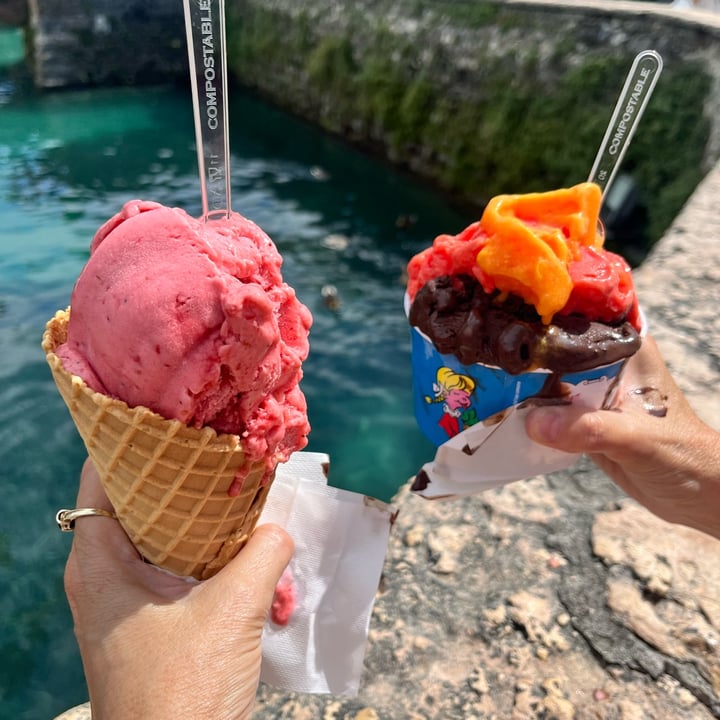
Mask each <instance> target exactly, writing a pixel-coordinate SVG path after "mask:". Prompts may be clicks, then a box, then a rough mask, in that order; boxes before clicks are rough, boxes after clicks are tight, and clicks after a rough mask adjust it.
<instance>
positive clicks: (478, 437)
mask: <svg viewBox="0 0 720 720" xmlns="http://www.w3.org/2000/svg"><path fill="white" fill-rule="evenodd" d="M411 337H412V368H413V401H414V407H415V416H416V418H417V422H418V425H419V426H420V429H421V430H422V431H423V433H424V434H425V435H426V436H427V437H428V438H429V439H430V440H431V441H432V442H433V443H434V444H435V445H436V446H437V448H438V449H437V453H436V455H435V459H434V460H433V461H432V462H431V463H427V464H426V465H424V466H423V468H422V469H421V470H420V471H419V472H418V474H417V476H416V478H415V480H414V482H413V485H412V490H413V491H414V492H415V493H417V494H418V495H421V496H423V497H426V498H439V497H447V496H451V495H471V494H474V493H477V492H482V491H483V490H487V489H490V488H493V487H498V486H500V485H504V484H506V483H509V482H513V481H515V480H522V479H524V478H529V477H533V476H535V475H540V474H543V473H549V472H553V471H556V470H561V469H563V468H567V467H570V466H571V465H572V464H573V463H575V462H576V460H577V459H578V455H574V454H570V453H566V452H562V451H559V450H553V449H551V448H548V447H545V446H544V445H539V444H537V443H535V442H533V441H532V440H531V439H530V438H529V437H528V436H527V433H526V432H525V416H526V415H527V413H528V412H529V411H530V410H531V409H532V408H534V407H537V406H538V405H548V404H573V405H580V406H582V407H587V408H588V409H594V410H596V409H599V408H601V407H609V406H610V405H611V404H612V402H613V399H614V397H615V391H616V389H617V386H618V384H619V380H620V376H621V373H622V370H623V367H624V365H625V362H626V359H623V360H619V361H617V362H614V363H611V364H608V365H602V366H599V367H596V368H593V369H591V370H584V371H581V372H572V373H564V374H560V373H551V372H550V371H548V370H535V371H533V372H526V373H522V374H519V375H511V374H510V373H507V372H506V371H504V370H502V369H501V368H498V367H493V366H489V365H484V364H482V363H475V364H473V365H463V364H462V363H461V362H460V361H459V360H458V359H457V358H456V357H455V356H454V355H443V354H441V353H439V352H438V351H437V349H436V348H435V346H434V344H433V343H432V341H431V340H430V339H429V338H428V337H427V336H426V335H424V334H423V333H422V332H421V331H420V330H418V329H417V328H415V327H412V328H411Z"/></svg>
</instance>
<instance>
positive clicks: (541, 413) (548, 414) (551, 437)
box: [525, 408, 560, 443]
mask: <svg viewBox="0 0 720 720" xmlns="http://www.w3.org/2000/svg"><path fill="white" fill-rule="evenodd" d="M525 427H526V430H527V434H528V435H529V437H530V438H531V439H532V440H536V441H537V442H542V443H548V442H554V441H555V440H557V439H558V437H559V436H560V415H559V414H558V412H557V410H556V409H555V408H538V409H537V410H533V411H532V412H530V413H529V414H528V416H527V422H526V426H525Z"/></svg>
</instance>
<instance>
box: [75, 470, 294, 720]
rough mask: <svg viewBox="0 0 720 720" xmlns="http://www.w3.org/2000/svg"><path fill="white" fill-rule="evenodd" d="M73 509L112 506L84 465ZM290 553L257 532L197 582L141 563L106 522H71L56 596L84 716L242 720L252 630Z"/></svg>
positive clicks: (278, 540) (250, 679)
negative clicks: (82, 683)
mask: <svg viewBox="0 0 720 720" xmlns="http://www.w3.org/2000/svg"><path fill="white" fill-rule="evenodd" d="M77 507H97V508H104V509H108V510H110V509H112V508H111V506H110V503H109V501H108V499H107V497H106V495H105V493H104V491H103V489H102V486H101V484H100V481H99V479H98V477H97V474H96V472H95V469H94V467H93V466H92V464H91V463H90V462H89V461H88V462H86V463H85V466H84V467H83V471H82V476H81V482H80V490H79V493H78V501H77ZM292 552H293V542H292V539H291V538H290V536H289V535H288V534H287V533H286V532H285V531H284V530H282V529H281V528H279V527H277V526H274V525H263V526H260V527H258V528H257V530H256V531H255V533H254V534H253V536H252V537H251V538H250V540H249V541H248V544H247V545H246V546H245V547H244V548H243V550H241V552H240V553H239V554H238V555H237V556H236V557H235V558H234V559H233V560H231V561H230V563H229V564H228V565H227V566H226V567H225V568H223V569H222V570H221V571H220V572H219V573H218V574H217V575H215V576H214V577H212V578H210V579H209V580H206V581H204V582H202V583H197V582H196V581H193V580H186V579H183V578H178V577H176V576H173V575H170V574H168V573H165V572H163V571H161V570H158V569H157V568H155V567H153V566H152V565H149V564H147V563H145V562H144V561H143V560H142V559H141V558H140V556H139V555H138V553H137V551H136V550H135V548H134V547H133V545H132V544H131V543H130V541H129V540H128V538H127V536H126V535H125V533H124V531H123V530H122V528H121V527H120V525H119V523H118V522H117V521H116V520H113V519H110V518H105V517H89V518H82V519H79V520H78V521H77V522H76V525H75V532H74V540H73V546H72V550H71V552H70V556H69V558H68V562H67V566H66V570H65V589H66V592H67V596H68V599H69V603H70V608H71V610H72V614H73V618H74V621H75V634H76V636H77V640H78V644H79V646H80V652H81V655H82V659H83V665H84V668H85V675H86V678H87V683H88V689H89V692H90V699H91V703H92V710H93V717H98V718H109V717H118V718H124V717H146V718H153V720H164V718H173V719H174V718H178V717H193V718H212V719H213V720H218V719H220V718H246V717H248V716H249V715H250V713H251V711H252V707H253V704H254V700H255V693H256V690H257V684H258V678H259V673H260V659H261V648H260V639H261V634H262V628H263V625H264V622H265V618H266V616H267V613H268V610H269V608H270V604H271V602H272V598H273V592H274V589H275V585H276V584H277V582H278V580H279V578H280V576H281V574H282V572H283V570H284V569H285V567H286V566H287V564H288V562H289V560H290V557H291V555H292Z"/></svg>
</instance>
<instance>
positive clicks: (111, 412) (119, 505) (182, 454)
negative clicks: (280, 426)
mask: <svg viewBox="0 0 720 720" xmlns="http://www.w3.org/2000/svg"><path fill="white" fill-rule="evenodd" d="M69 317H70V313H69V310H60V311H58V312H57V313H56V315H55V317H54V318H52V319H51V320H50V321H49V322H48V323H47V326H46V329H45V333H44V335H43V343H42V346H43V350H44V351H45V354H46V357H47V361H48V364H49V365H50V369H51V370H52V374H53V378H54V379H55V383H56V385H57V387H58V390H59V391H60V394H61V395H62V397H63V400H64V401H65V404H66V405H67V406H68V409H69V410H70V414H71V415H72V418H73V421H74V422H75V425H76V427H77V429H78V432H79V433H80V436H81V437H82V439H83V442H84V443H85V447H86V448H87V451H88V454H89V456H90V459H91V460H92V462H93V464H94V465H95V468H96V469H97V472H98V474H99V475H100V480H101V481H102V484H103V487H104V488H105V492H106V493H107V496H108V498H109V499H110V502H111V503H112V505H113V508H114V509H115V512H116V514H117V516H118V519H119V521H120V523H121V525H122V527H123V528H124V529H125V532H126V533H127V534H128V536H129V537H130V540H131V541H132V543H133V544H134V545H135V547H136V548H137V549H138V551H139V552H140V553H141V554H142V556H143V557H145V558H146V559H147V560H149V561H150V562H151V563H153V564H154V565H158V566H160V567H162V568H165V569H166V570H170V571H171V572H174V573H176V574H178V575H185V576H193V577H195V578H198V579H204V578H208V577H210V576H212V575H214V574H215V573H216V572H217V571H218V570H220V568H222V567H223V566H224V565H225V564H227V562H228V561H229V560H230V559H231V558H232V557H234V556H235V555H236V554H237V553H238V551H239V550H240V549H241V548H242V547H243V545H244V544H245V543H246V541H247V539H248V537H249V536H250V534H251V533H252V531H253V529H254V528H255V525H256V523H257V520H258V517H259V516H260V513H261V512H262V509H263V506H264V505H265V499H266V497H267V494H268V492H269V490H270V485H271V481H272V477H271V478H270V481H268V480H267V465H266V464H265V462H264V461H256V462H254V463H251V462H250V461H249V460H248V459H247V458H246V456H245V453H244V452H243V449H242V445H241V442H240V438H239V437H238V436H236V435H218V434H217V433H216V432H215V431H214V430H213V429H212V428H207V427H206V428H202V429H199V430H198V429H196V428H190V427H187V426H186V425H184V424H183V423H181V422H179V421H177V420H166V419H165V418H163V417H161V416H160V415H158V414H157V413H154V412H152V411H151V410H149V409H148V408H145V407H142V406H140V407H135V408H130V407H128V406H127V405H126V404H125V403H124V402H122V401H120V400H116V399H114V398H111V397H108V396H106V395H103V394H101V393H97V392H95V391H93V390H91V389H90V388H89V387H88V386H87V385H86V384H85V383H84V382H83V380H82V379H81V378H79V377H78V376H77V375H72V374H70V373H68V372H67V371H66V370H65V369H64V368H63V366H62V362H61V360H60V358H59V357H58V356H57V355H56V354H55V352H54V351H55V349H56V348H57V347H58V345H60V344H62V343H63V342H65V339H66V337H67V323H68V319H69ZM238 472H241V473H242V474H243V475H246V477H245V479H244V481H243V485H242V490H241V492H240V494H239V495H238V496H236V497H230V496H229V495H228V488H229V487H230V485H231V484H232V482H233V480H234V479H235V477H236V476H237V474H238Z"/></svg>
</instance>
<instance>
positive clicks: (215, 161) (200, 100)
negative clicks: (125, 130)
mask: <svg viewBox="0 0 720 720" xmlns="http://www.w3.org/2000/svg"><path fill="white" fill-rule="evenodd" d="M183 4H184V7H185V30H186V33H187V45H188V59H189V61H190V82H191V86H192V99H193V112H194V116H195V139H196V144H197V154H198V169H199V171H200V192H201V193H202V212H203V218H204V219H205V220H206V221H208V220H212V219H213V218H220V217H228V216H229V215H230V211H231V206H230V138H229V134H228V133H229V128H228V106H227V98H228V89H227V54H226V50H225V48H226V39H225V0H183Z"/></svg>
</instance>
